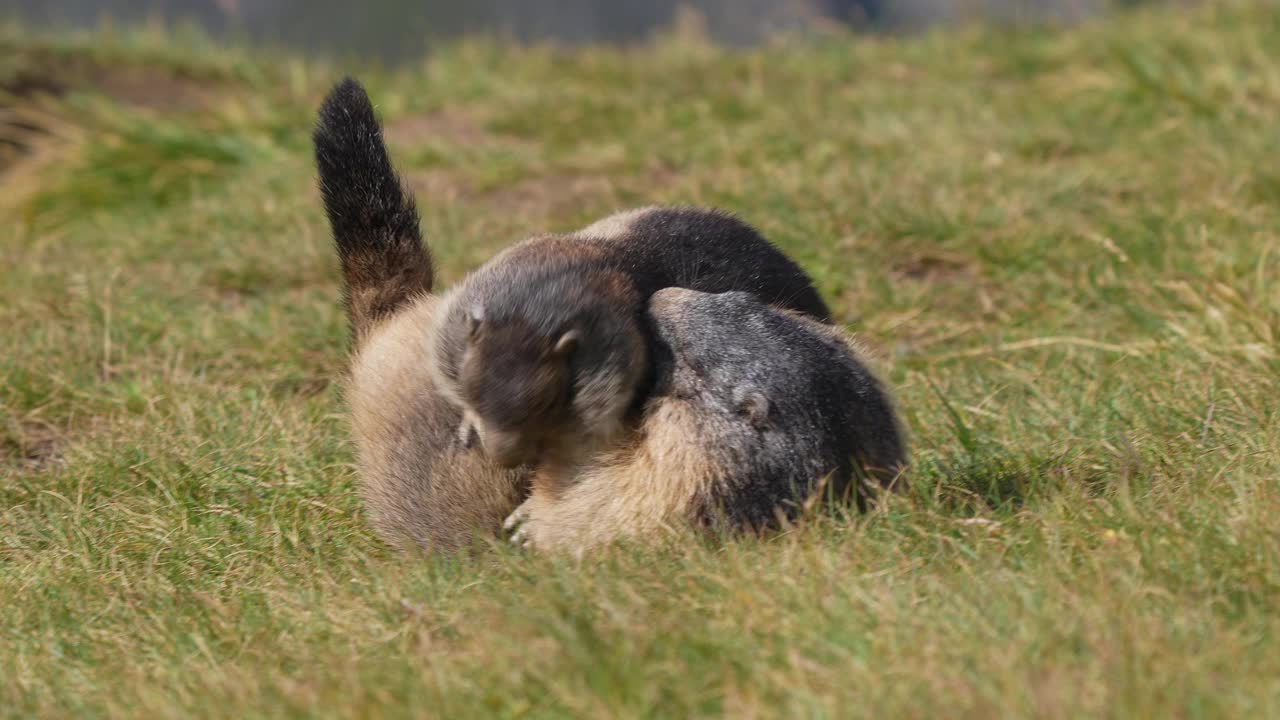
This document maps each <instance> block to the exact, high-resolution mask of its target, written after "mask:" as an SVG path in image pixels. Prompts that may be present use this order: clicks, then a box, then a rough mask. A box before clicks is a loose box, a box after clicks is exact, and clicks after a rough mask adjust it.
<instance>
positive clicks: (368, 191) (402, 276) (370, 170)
mask: <svg viewBox="0 0 1280 720" xmlns="http://www.w3.org/2000/svg"><path fill="white" fill-rule="evenodd" d="M312 139H313V140H314V142H315V149H316V167H317V169H318V170H319V172H320V193H321V195H322V196H323V198H324V209H325V213H326V214H327V215H328V216H329V225H330V227H331V228H332V229H333V239H334V243H335V244H336V245H337V249H338V258H339V260H340V261H341V263H342V274H343V279H344V295H345V301H346V306H347V315H348V317H349V319H350V322H351V330H352V333H353V334H354V335H355V338H356V342H359V341H360V340H361V339H362V338H363V337H364V336H365V334H366V333H367V332H368V331H369V329H370V328H372V327H373V326H374V325H375V324H376V323H377V322H379V321H380V320H382V319H384V318H386V317H388V316H390V315H392V314H393V313H395V312H396V310H398V309H400V308H401V307H402V306H403V305H404V304H405V303H407V302H408V301H409V300H411V299H412V298H413V297H414V296H416V295H419V294H422V293H427V292H430V291H431V284H432V267H431V255H430V253H429V252H428V251H427V249H426V247H424V246H423V244H422V235H421V233H420V231H419V230H418V213H417V210H416V209H415V208H414V204H413V198H412V197H411V196H410V195H409V194H408V193H407V192H405V190H404V188H403V187H402V186H401V183H400V178H399V177H397V176H396V172H395V169H394V168H392V167H391V160H390V159H389V158H388V157H387V149H386V147H385V146H384V145H383V142H382V130H381V128H380V127H379V126H378V121H377V119H376V118H375V117H374V113H373V105H372V104H371V103H370V102H369V96H368V94H366V93H365V91H364V88H363V87H361V86H360V83H358V82H356V81H355V80H353V79H351V78H346V79H344V80H343V81H342V82H341V83H339V84H338V85H337V87H335V88H334V89H333V90H332V91H331V92H330V93H329V96H328V97H327V98H325V101H324V103H323V104H322V105H321V106H320V112H319V120H318V122H317V123H316V129H315V134H314V135H313V136H312Z"/></svg>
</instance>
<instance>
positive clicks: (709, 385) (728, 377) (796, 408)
mask: <svg viewBox="0 0 1280 720" xmlns="http://www.w3.org/2000/svg"><path fill="white" fill-rule="evenodd" d="M648 316H649V319H650V321H651V323H652V326H653V328H654V329H655V330H656V333H657V336H658V338H659V341H658V346H659V348H660V351H661V352H662V354H663V359H662V360H661V361H660V362H659V363H658V367H659V376H658V377H657V378H656V381H655V386H654V390H653V394H652V397H651V399H650V400H649V401H648V403H647V405H646V407H645V409H644V413H643V418H642V420H641V423H640V427H639V429H638V431H637V432H636V434H635V436H634V438H633V439H632V440H631V441H630V442H623V443H620V444H619V445H618V446H616V447H614V448H612V449H609V450H606V451H603V452H601V453H599V454H597V455H595V456H592V457H590V458H587V459H586V460H585V461H584V462H582V463H581V464H580V465H579V466H577V467H574V468H571V469H570V468H552V469H550V471H543V470H540V471H538V472H537V473H536V474H535V476H534V480H533V490H532V495H531V496H530V498H529V500H527V501H526V502H525V503H524V504H522V505H521V506H520V508H519V509H518V510H517V511H516V512H515V513H514V514H513V515H512V517H511V518H509V520H508V523H507V524H508V527H512V528H514V529H515V533H514V534H513V540H514V541H516V542H519V543H523V544H525V545H528V546H532V547H533V548H535V549H538V550H547V551H570V552H574V553H582V552H583V551H585V550H587V549H590V548H592V547H594V546H597V545H601V544H604V543H607V542H609V541H611V540H615V539H618V538H623V537H628V536H637V535H641V534H647V533H652V532H655V531H659V530H662V529H665V528H671V527H676V526H684V525H689V524H692V525H694V526H702V527H706V526H717V525H718V526H721V527H725V528H726V529H729V530H748V529H749V530H761V529H766V528H768V527H771V526H775V525H776V524H777V523H778V522H779V521H780V520H781V519H782V518H794V517H795V515H796V513H797V512H798V511H799V510H800V509H801V508H802V507H804V506H805V505H806V504H807V503H808V502H809V501H811V500H814V499H823V498H848V497H849V496H850V495H853V494H856V495H857V497H858V499H859V501H860V502H859V504H860V505H861V504H862V503H861V501H862V500H863V499H864V498H865V497H866V496H867V495H868V494H869V493H870V492H872V491H873V490H876V489H900V487H901V486H902V485H903V481H902V478H901V472H902V470H903V469H904V467H905V465H906V452H905V447H904V442H903V438H902V432H901V429H900V427H899V423H898V420H897V417H896V415H895V413H894V409H893V406H892V404H891V402H890V400H889V398H888V397H887V395H886V393H885V391H884V390H883V388H882V387H881V385H880V383H879V381H878V380H877V379H876V378H875V376H874V375H872V373H871V372H870V371H869V370H868V369H867V368H866V366H865V365H864V364H863V362H862V361H861V360H860V359H859V357H858V354H857V352H856V351H855V350H854V348H853V346H852V344H851V343H850V342H849V341H848V340H847V339H846V338H845V337H843V336H842V335H841V334H840V333H839V332H838V331H837V330H835V329H834V328H833V327H831V326H829V325H824V324H821V323H818V322H815V321H813V320H811V319H808V318H806V317H803V316H801V315H799V314H797V313H794V312H788V311H784V310H779V309H777V308H773V307H768V306H766V305H765V304H763V303H761V302H760V301H759V300H758V299H756V298H755V297H753V296H751V295H750V294H747V293H742V292H730V293H722V294H707V293H700V292H694V291H690V290H683V289H669V290H662V291H660V292H658V293H656V294H655V295H654V296H653V298H652V299H651V300H650V302H649V307H648Z"/></svg>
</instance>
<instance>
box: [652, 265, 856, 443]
mask: <svg viewBox="0 0 1280 720" xmlns="http://www.w3.org/2000/svg"><path fill="white" fill-rule="evenodd" d="M649 315H650V318H651V319H652V321H653V326H654V328H655V330H656V332H657V334H658V337H659V339H660V340H661V343H660V344H661V350H662V352H666V353H670V355H671V357H670V360H669V361H664V362H662V363H660V367H661V370H662V374H661V375H660V377H659V378H658V379H657V382H658V383H659V386H658V387H657V388H656V389H655V392H657V393H659V394H666V395H669V396H671V397H674V398H677V399H684V400H687V401H689V402H690V403H691V404H692V405H693V406H694V407H697V408H698V412H699V414H700V415H701V416H702V417H703V419H704V420H705V422H706V432H707V433H708V435H709V436H721V438H720V440H718V441H717V442H716V443H715V444H714V446H715V447H717V448H719V449H723V450H724V451H726V452H739V453H745V454H746V455H744V457H746V456H750V457H754V458H756V460H755V461H753V462H758V461H759V460H760V459H762V458H764V457H766V456H767V455H769V453H764V454H761V453H762V451H761V450H760V448H761V447H762V446H764V445H773V444H777V445H778V449H777V452H784V451H783V450H782V448H786V447H796V448H798V447H800V446H803V445H806V444H810V443H814V442H817V441H819V440H822V441H826V439H828V438H832V437H834V436H838V435H839V432H838V431H837V430H836V429H834V428H831V427H827V426H828V425H829V424H830V421H831V420H833V419H835V418H840V417H843V416H844V414H845V412H844V409H843V408H842V407H841V404H842V403H848V402H849V400H850V390H851V386H853V385H854V384H855V383H856V379H855V378H852V377H851V376H850V375H849V370H848V361H847V360H846V358H845V352H846V351H845V349H844V348H843V347H841V346H839V345H836V344H835V343H833V342H832V341H830V340H829V339H828V338H826V337H825V336H824V335H823V334H820V333H819V332H816V331H815V330H814V329H813V328H812V327H810V325H809V324H807V323H806V322H804V321H802V320H799V319H797V318H795V317H793V316H791V315H788V314H787V313H784V312H782V311H779V310H775V309H774V308H771V307H769V306H768V305H767V304H765V303H763V302H761V301H760V300H759V299H758V298H756V297H755V296H754V295H752V294H750V293H746V292H725V293H714V294H713V293H703V292H697V291H694V290H686V289H681V288H668V289H665V290H661V291H659V292H657V293H656V294H654V296H653V297H652V299H651V300H650V302H649ZM749 448H752V449H751V450H748V449H749ZM786 454H790V452H789V451H788V452H786Z"/></svg>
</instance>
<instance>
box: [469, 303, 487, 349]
mask: <svg viewBox="0 0 1280 720" xmlns="http://www.w3.org/2000/svg"><path fill="white" fill-rule="evenodd" d="M483 328H484V308H483V307H481V306H479V305H477V306H475V307H473V308H471V310H470V311H469V312H468V313H467V339H468V340H470V341H471V342H475V341H476V339H477V338H479V337H480V331H481V330H482V329H483Z"/></svg>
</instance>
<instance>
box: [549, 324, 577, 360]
mask: <svg viewBox="0 0 1280 720" xmlns="http://www.w3.org/2000/svg"><path fill="white" fill-rule="evenodd" d="M578 337H579V335H578V331H577V330H569V331H568V332H566V333H565V334H563V335H561V336H560V339H559V340H557V341H556V347H555V349H554V350H553V351H552V352H554V353H555V354H556V355H559V356H564V355H568V354H569V353H571V352H573V351H574V349H575V348H577V347H578Z"/></svg>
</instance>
